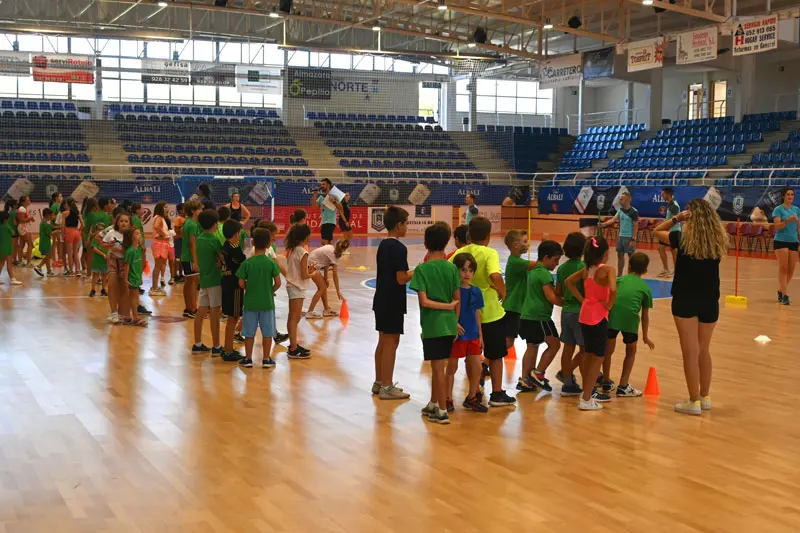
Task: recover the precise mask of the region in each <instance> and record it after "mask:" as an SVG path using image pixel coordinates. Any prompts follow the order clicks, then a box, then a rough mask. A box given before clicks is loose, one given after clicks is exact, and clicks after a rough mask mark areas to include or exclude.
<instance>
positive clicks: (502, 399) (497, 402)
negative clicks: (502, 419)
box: [489, 390, 517, 407]
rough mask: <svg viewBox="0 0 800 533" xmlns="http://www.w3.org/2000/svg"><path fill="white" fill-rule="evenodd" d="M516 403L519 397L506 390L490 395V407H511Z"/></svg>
mask: <svg viewBox="0 0 800 533" xmlns="http://www.w3.org/2000/svg"><path fill="white" fill-rule="evenodd" d="M515 403H517V399H516V398H512V397H511V396H509V395H508V394H506V391H504V390H501V391H500V392H493V393H492V394H490V395H489V407H510V406H512V405H514V404H515Z"/></svg>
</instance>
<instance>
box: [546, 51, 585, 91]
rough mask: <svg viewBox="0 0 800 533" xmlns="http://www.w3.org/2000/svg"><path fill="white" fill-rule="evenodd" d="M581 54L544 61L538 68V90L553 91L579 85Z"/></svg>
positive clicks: (581, 64)
mask: <svg viewBox="0 0 800 533" xmlns="http://www.w3.org/2000/svg"><path fill="white" fill-rule="evenodd" d="M582 72H583V63H582V61H581V54H571V55H568V56H562V57H557V58H554V59H551V60H549V61H545V62H544V64H543V65H542V66H541V67H540V68H539V88H540V89H554V88H556V87H570V86H575V85H580V84H581V73H582Z"/></svg>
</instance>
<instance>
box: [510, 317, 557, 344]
mask: <svg viewBox="0 0 800 533" xmlns="http://www.w3.org/2000/svg"><path fill="white" fill-rule="evenodd" d="M519 334H520V337H522V338H523V339H524V340H525V342H526V343H528V344H542V343H543V342H544V341H545V339H547V337H555V338H558V329H557V328H556V325H555V323H554V322H553V321H552V320H525V319H524V318H523V319H522V320H520V322H519Z"/></svg>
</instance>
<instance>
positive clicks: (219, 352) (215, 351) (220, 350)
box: [211, 346, 225, 357]
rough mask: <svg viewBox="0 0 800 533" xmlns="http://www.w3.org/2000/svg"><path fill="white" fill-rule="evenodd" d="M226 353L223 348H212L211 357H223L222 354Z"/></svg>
mask: <svg viewBox="0 0 800 533" xmlns="http://www.w3.org/2000/svg"><path fill="white" fill-rule="evenodd" d="M224 353H225V348H223V347H222V346H215V347H214V348H211V357H222V354H224Z"/></svg>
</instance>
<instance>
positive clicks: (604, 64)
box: [583, 46, 616, 80]
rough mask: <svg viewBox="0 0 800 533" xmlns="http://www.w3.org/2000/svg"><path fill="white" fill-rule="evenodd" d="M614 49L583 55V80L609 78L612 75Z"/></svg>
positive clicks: (604, 49)
mask: <svg viewBox="0 0 800 533" xmlns="http://www.w3.org/2000/svg"><path fill="white" fill-rule="evenodd" d="M615 52H616V50H615V49H614V47H613V46H612V47H610V48H603V49H602V50H595V51H594V52H585V53H584V54H583V79H585V80H591V79H594V78H609V77H611V76H613V75H614V55H615Z"/></svg>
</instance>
